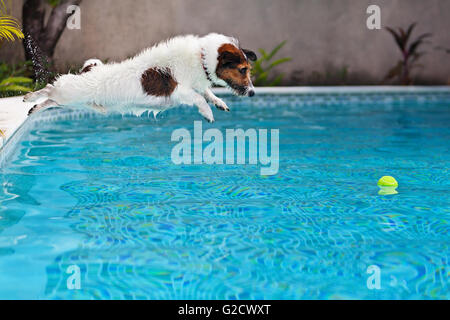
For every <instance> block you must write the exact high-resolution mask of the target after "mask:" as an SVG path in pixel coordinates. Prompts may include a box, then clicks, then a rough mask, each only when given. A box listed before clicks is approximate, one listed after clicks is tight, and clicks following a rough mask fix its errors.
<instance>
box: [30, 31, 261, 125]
mask: <svg viewBox="0 0 450 320" xmlns="http://www.w3.org/2000/svg"><path fill="white" fill-rule="evenodd" d="M256 60H257V56H256V54H255V53H254V52H253V51H251V50H247V49H242V48H241V47H240V45H239V42H238V40H237V39H235V38H232V37H228V36H225V35H222V34H217V33H211V34H209V35H206V36H204V37H198V36H194V35H188V36H179V37H175V38H172V39H170V40H167V41H165V42H162V43H159V44H157V45H155V46H153V47H152V48H149V49H146V50H144V51H143V52H141V53H140V54H138V55H137V56H135V57H133V58H131V59H128V60H125V61H123V62H121V63H111V64H103V63H101V61H99V60H96V59H94V60H88V61H87V62H86V63H85V65H84V66H83V68H82V70H81V73H80V74H66V75H62V76H60V77H59V78H57V79H56V81H55V82H54V83H53V84H49V85H47V86H46V87H45V88H44V89H42V90H39V91H36V92H32V93H29V94H27V95H26V96H25V97H24V101H25V102H37V101H38V100H39V99H41V98H42V99H45V100H44V101H43V102H42V103H40V104H37V105H35V106H34V107H33V108H32V109H31V110H30V112H29V115H31V114H33V113H36V112H38V111H43V110H45V109H48V108H51V107H56V106H60V107H68V108H86V107H87V108H93V109H94V110H96V111H99V112H102V113H109V112H121V113H126V112H131V113H134V114H137V115H140V114H142V113H144V112H145V111H154V112H155V114H157V113H158V112H160V111H164V110H167V109H169V108H171V107H174V106H177V105H189V106H196V107H197V108H198V111H199V113H200V114H201V115H202V116H203V117H204V118H205V119H206V120H207V121H209V122H214V116H213V112H212V110H211V108H210V106H209V104H208V103H211V104H213V105H215V106H216V107H217V108H218V109H220V110H223V111H230V109H229V107H228V106H227V105H226V103H225V102H224V101H223V100H222V99H220V98H218V97H216V96H215V95H214V94H213V92H212V90H211V88H212V87H213V86H223V87H228V88H230V89H231V90H232V92H233V93H235V94H236V95H239V96H249V97H252V96H254V94H255V90H254V86H253V84H252V81H251V73H250V71H251V64H250V61H256Z"/></svg>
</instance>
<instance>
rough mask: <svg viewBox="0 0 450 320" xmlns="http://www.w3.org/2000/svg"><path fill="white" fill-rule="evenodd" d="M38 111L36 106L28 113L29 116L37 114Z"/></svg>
mask: <svg viewBox="0 0 450 320" xmlns="http://www.w3.org/2000/svg"><path fill="white" fill-rule="evenodd" d="M37 109H38V105H37V104H36V105H35V106H34V107H33V108H31V109H30V111H28V116H31V115H32V114H33V113H35V112H36V110H37Z"/></svg>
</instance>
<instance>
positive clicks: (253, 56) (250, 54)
mask: <svg viewBox="0 0 450 320" xmlns="http://www.w3.org/2000/svg"><path fill="white" fill-rule="evenodd" d="M242 51H244V53H245V55H246V56H247V58H248V59H249V60H250V61H256V60H258V57H257V56H256V53H254V52H253V51H251V50H247V49H242Z"/></svg>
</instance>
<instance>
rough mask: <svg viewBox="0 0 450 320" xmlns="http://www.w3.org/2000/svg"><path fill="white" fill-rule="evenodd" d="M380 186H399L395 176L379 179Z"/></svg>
mask: <svg viewBox="0 0 450 320" xmlns="http://www.w3.org/2000/svg"><path fill="white" fill-rule="evenodd" d="M378 186H379V187H392V188H397V187H398V182H397V180H395V178H394V177H391V176H384V177H382V178H381V179H380V180H378Z"/></svg>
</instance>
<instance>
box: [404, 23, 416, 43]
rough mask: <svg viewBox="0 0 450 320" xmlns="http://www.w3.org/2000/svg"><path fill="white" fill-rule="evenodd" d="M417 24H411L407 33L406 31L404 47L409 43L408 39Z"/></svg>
mask: <svg viewBox="0 0 450 320" xmlns="http://www.w3.org/2000/svg"><path fill="white" fill-rule="evenodd" d="M416 25H417V22H414V23H412V24H411V25H410V26H409V28H408V31H406V35H405V46H406V44H407V43H408V41H409V38H410V37H411V33H412V32H413V30H414V28H415V27H416Z"/></svg>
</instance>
